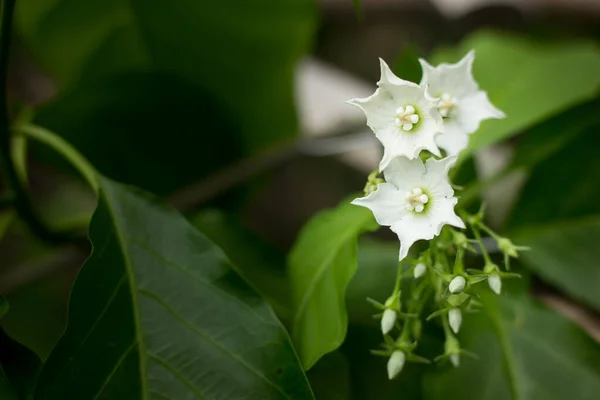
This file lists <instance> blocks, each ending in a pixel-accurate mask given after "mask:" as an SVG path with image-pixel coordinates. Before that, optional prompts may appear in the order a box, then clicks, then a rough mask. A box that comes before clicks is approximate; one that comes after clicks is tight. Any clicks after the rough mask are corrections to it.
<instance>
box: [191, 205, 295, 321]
mask: <svg viewBox="0 0 600 400" xmlns="http://www.w3.org/2000/svg"><path fill="white" fill-rule="evenodd" d="M191 222H192V224H193V225H194V226H195V227H196V228H198V229H199V230H200V231H201V232H202V233H204V234H205V235H206V236H207V237H208V238H209V239H210V240H212V241H213V242H214V243H215V244H216V245H217V246H219V247H220V248H221V249H222V250H223V252H224V253H225V254H226V255H227V258H229V260H230V261H231V263H232V265H233V267H234V268H235V269H236V271H237V272H238V273H239V274H240V275H242V277H244V279H246V281H248V282H249V283H250V284H252V285H253V286H254V287H255V288H256V289H257V291H258V292H259V293H260V294H261V295H262V296H263V297H264V298H265V299H266V300H267V301H268V302H269V304H271V306H272V307H273V309H274V311H275V312H276V313H277V315H279V316H280V317H282V318H286V317H289V313H290V309H289V308H290V298H289V297H290V288H289V283H288V280H287V276H286V271H285V256H284V255H283V254H282V253H280V252H279V251H278V250H277V249H275V248H273V247H271V246H269V245H268V244H267V243H265V242H264V241H263V240H261V239H260V238H259V237H258V236H257V235H255V234H253V233H252V232H250V231H249V230H248V229H247V228H245V227H244V226H243V225H242V224H241V222H240V221H239V220H237V219H236V218H234V217H233V216H232V215H228V214H226V213H224V212H222V211H218V210H205V211H202V212H200V213H198V214H196V215H195V216H194V217H193V218H192V219H191Z"/></svg>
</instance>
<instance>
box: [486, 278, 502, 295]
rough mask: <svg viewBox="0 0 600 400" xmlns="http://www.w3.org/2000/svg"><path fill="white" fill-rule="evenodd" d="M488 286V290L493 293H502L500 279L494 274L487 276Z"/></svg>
mask: <svg viewBox="0 0 600 400" xmlns="http://www.w3.org/2000/svg"><path fill="white" fill-rule="evenodd" d="M488 285H490V289H492V290H493V291H494V293H496V294H500V292H501V291H502V279H500V275H498V274H496V273H494V274H491V275H490V276H488Z"/></svg>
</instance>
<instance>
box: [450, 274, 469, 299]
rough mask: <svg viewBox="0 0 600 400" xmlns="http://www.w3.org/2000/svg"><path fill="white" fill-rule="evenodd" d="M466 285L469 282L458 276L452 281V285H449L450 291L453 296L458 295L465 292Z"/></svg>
mask: <svg viewBox="0 0 600 400" xmlns="http://www.w3.org/2000/svg"><path fill="white" fill-rule="evenodd" d="M466 284H467V281H466V280H465V278H464V277H462V276H460V275H457V276H455V277H454V278H453V279H452V280H451V281H450V284H449V285H448V290H449V291H450V293H452V294H458V293H460V292H462V291H463V290H465V285H466Z"/></svg>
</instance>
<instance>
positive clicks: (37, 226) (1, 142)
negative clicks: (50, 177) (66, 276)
mask: <svg viewBox="0 0 600 400" xmlns="http://www.w3.org/2000/svg"><path fill="white" fill-rule="evenodd" d="M15 1H16V0H3V1H2V8H1V15H0V162H1V165H2V169H3V172H4V175H5V179H6V184H7V186H8V188H9V189H10V191H11V192H12V195H13V196H14V200H15V201H14V208H15V211H16V212H17V214H18V215H19V217H21V219H22V220H23V222H24V223H25V224H26V225H27V226H28V227H29V229H30V230H31V232H33V234H35V235H36V236H38V237H39V238H40V239H42V240H45V241H47V242H51V243H56V242H63V241H66V240H70V237H69V236H68V235H64V234H57V233H53V232H51V231H50V230H49V229H48V228H47V227H46V225H45V224H44V223H42V221H41V220H40V219H39V218H38V216H37V214H36V212H35V211H34V209H33V206H32V204H31V200H30V199H29V195H28V193H27V191H26V190H25V187H24V186H23V184H22V182H21V179H20V177H19V174H18V172H17V170H16V168H15V164H14V161H13V159H12V152H11V134H10V121H9V117H8V101H7V80H8V76H7V75H8V56H9V52H10V39H11V37H10V36H11V32H12V16H13V12H14V9H15Z"/></svg>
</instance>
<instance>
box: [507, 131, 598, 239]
mask: <svg viewBox="0 0 600 400" xmlns="http://www.w3.org/2000/svg"><path fill="white" fill-rule="evenodd" d="M598 129H600V124H598V125H594V126H588V127H586V128H585V129H584V130H583V133H580V134H579V135H578V137H577V138H576V139H575V140H571V141H570V142H569V143H568V144H567V145H566V146H564V147H562V148H561V149H560V151H558V152H556V153H555V154H554V155H553V156H552V157H549V158H547V159H546V160H545V161H543V162H541V163H539V164H538V165H537V166H536V167H535V168H533V169H532V170H531V173H530V176H529V179H528V180H527V183H526V184H525V187H524V188H523V190H522V191H521V194H520V197H519V200H518V201H517V203H516V204H515V207H514V212H513V213H512V215H511V218H510V228H511V229H519V228H523V227H530V226H532V225H534V224H543V223H549V222H553V221H558V220H568V219H574V218H575V219H579V218H583V217H585V216H587V215H593V214H600V186H598V185H597V181H598V173H600V159H599V158H598V157H597V154H596V151H595V150H596V149H597V147H598V145H600V140H598ZM567 165H568V168H565V166H567Z"/></svg>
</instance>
